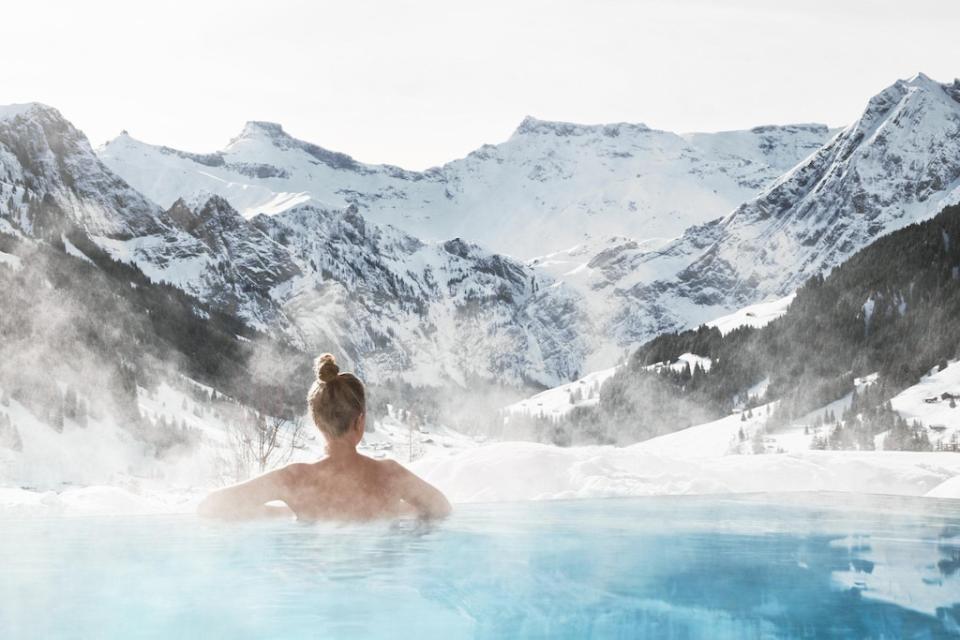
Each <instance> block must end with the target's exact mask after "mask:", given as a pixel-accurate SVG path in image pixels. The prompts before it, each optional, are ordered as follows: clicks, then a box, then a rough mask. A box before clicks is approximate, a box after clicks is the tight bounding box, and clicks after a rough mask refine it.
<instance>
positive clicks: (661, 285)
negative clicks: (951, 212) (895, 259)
mask: <svg viewBox="0 0 960 640" xmlns="http://www.w3.org/2000/svg"><path fill="white" fill-rule="evenodd" d="M958 200H960V81H954V82H953V83H952V84H948V85H944V84H940V83H937V82H935V81H933V80H931V79H930V78H928V77H926V76H924V75H923V74H919V75H917V76H915V77H914V78H912V79H909V80H900V81H897V82H896V83H894V84H893V85H892V86H890V87H888V88H887V89H885V90H883V91H882V92H880V93H879V94H878V95H876V96H874V97H873V98H872V99H870V101H869V103H868V105H867V108H866V109H865V111H864V113H863V115H862V116H861V117H860V118H859V119H858V120H857V121H856V122H854V123H853V124H852V125H850V126H849V127H847V128H846V129H844V130H843V131H842V132H841V133H839V134H838V135H837V136H836V137H835V138H833V139H832V140H830V141H829V142H828V143H827V144H825V145H824V146H823V147H822V148H821V149H820V150H818V151H817V152H816V153H815V154H813V155H811V156H810V157H809V158H807V159H806V160H804V161H803V162H801V163H800V164H798V165H797V166H796V167H794V168H792V169H791V170H789V171H787V172H786V173H785V174H784V175H783V176H782V177H781V178H779V179H778V180H777V181H775V182H774V183H773V184H772V185H770V186H769V187H768V188H767V189H765V190H764V191H763V192H762V193H761V194H759V195H758V196H757V197H755V198H752V199H750V200H748V201H747V202H745V203H744V204H742V205H741V206H739V207H737V208H736V209H734V210H733V211H732V212H730V213H729V214H728V215H726V216H724V217H722V218H718V219H716V220H713V221H711V222H708V223H705V224H700V225H695V226H692V227H690V228H689V229H687V230H686V231H685V232H684V233H683V235H682V236H680V237H679V238H676V239H674V240H672V241H669V242H663V243H651V242H637V241H635V240H633V239H630V238H607V239H603V240H594V241H590V242H586V243H583V244H581V245H579V246H578V247H575V248H574V249H572V250H567V251H562V252H557V253H553V254H550V255H546V256H543V257H540V258H538V259H536V260H534V261H532V264H536V265H538V266H541V267H542V268H546V269H547V270H548V271H549V272H550V273H552V274H553V275H554V277H556V278H558V279H559V280H561V281H562V282H564V283H565V284H568V285H569V286H571V287H572V288H574V289H576V290H578V291H580V292H582V293H583V295H585V296H586V297H588V298H593V299H594V300H595V302H594V304H595V305H596V307H597V308H600V309H603V313H604V314H605V315H604V316H602V317H600V318H598V320H597V321H598V322H599V324H600V326H601V327H603V328H604V329H603V330H604V331H605V333H606V334H608V335H615V336H617V339H618V341H619V343H620V344H636V343H637V342H642V341H644V340H646V339H649V338H651V337H653V336H654V335H656V334H658V333H661V332H664V331H669V330H675V329H679V328H684V327H689V326H694V325H697V324H699V323H701V322H705V321H708V320H710V319H711V318H714V317H717V316H720V315H723V314H725V313H729V312H732V311H734V310H736V309H738V308H740V307H742V306H744V305H748V304H753V303H757V302H760V301H764V300H768V301H769V300H774V299H779V298H782V297H783V296H785V295H787V294H789V293H790V292H792V291H793V290H795V289H796V288H797V286H799V285H800V284H802V283H803V282H804V281H805V280H806V279H807V278H809V277H810V276H812V275H814V274H816V273H822V272H825V271H828V270H829V269H830V268H832V267H834V266H836V265H837V264H839V263H840V262H842V261H843V260H844V259H845V258H847V257H849V256H850V255H852V254H853V253H854V252H856V251H857V250H858V249H861V248H863V247H864V246H866V245H867V244H869V243H870V242H871V241H872V240H874V239H876V238H877V237H878V236H880V235H883V234H885V233H888V232H890V231H893V230H895V229H898V228H901V227H904V226H906V225H908V224H910V223H912V222H916V221H920V220H924V219H927V218H930V217H932V216H933V215H935V214H936V213H937V212H939V211H940V210H941V209H942V208H943V207H944V206H946V205H948V204H952V203H955V202H957V201H958Z"/></svg>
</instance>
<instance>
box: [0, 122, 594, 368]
mask: <svg viewBox="0 0 960 640" xmlns="http://www.w3.org/2000/svg"><path fill="white" fill-rule="evenodd" d="M0 231H5V232H7V233H12V234H14V235H19V236H24V237H28V238H37V239H45V240H50V241H54V242H64V241H65V236H66V235H69V234H71V233H75V232H82V233H84V234H85V235H87V236H88V237H89V239H90V240H92V241H93V242H94V243H96V244H97V245H99V246H100V247H101V248H102V249H104V250H106V251H107V252H108V253H109V254H111V255H112V256H113V257H115V258H117V259H120V260H123V261H125V262H133V263H135V264H137V265H138V266H139V267H140V268H141V269H142V270H143V271H144V272H145V273H146V274H147V275H148V276H150V277H151V279H153V280H155V281H163V282H168V283H171V284H173V285H175V286H177V287H180V288H181V289H183V290H185V291H187V292H189V293H191V294H193V295H195V296H197V297H198V298H200V299H202V300H204V301H206V302H210V303H212V304H214V305H216V306H217V307H219V308H221V309H224V310H227V311H230V312H232V313H235V314H237V315H239V316H240V317H242V318H243V319H245V320H246V321H247V322H249V323H250V324H252V325H253V326H255V327H257V328H259V329H261V330H265V331H270V332H273V333H277V334H282V335H285V336H287V337H288V338H290V339H292V340H293V341H294V343H296V344H299V345H300V346H302V347H304V348H306V349H308V350H311V351H312V350H317V349H323V350H335V351H338V353H339V354H341V355H342V357H343V358H344V359H345V361H346V362H348V363H350V364H352V365H353V366H355V367H356V368H357V369H358V370H359V371H361V372H362V373H363V374H364V375H366V376H367V377H368V378H370V379H377V378H378V377H379V376H382V375H388V374H391V373H393V374H395V373H399V372H404V373H405V375H407V376H409V378H410V379H411V380H412V381H415V382H416V381H420V382H427V383H435V384H439V383H443V382H445V381H450V380H455V381H463V380H464V379H465V378H467V377H470V376H479V377H481V378H487V379H489V378H497V379H501V380H503V381H505V382H508V383H524V382H534V383H538V384H545V385H551V384H556V383H559V382H560V381H563V380H566V379H569V378H570V377H571V376H573V377H575V376H576V374H577V373H578V372H579V371H580V370H581V368H582V366H583V361H584V358H585V357H586V355H587V353H588V351H589V347H588V342H587V341H588V340H589V339H590V336H591V335H593V332H592V331H591V330H590V329H589V324H590V323H589V318H588V317H587V316H586V314H585V313H584V311H583V309H582V308H580V306H579V305H578V304H577V301H576V298H575V296H573V295H571V294H569V293H568V292H567V291H566V290H564V289H562V288H557V287H553V286H552V285H553V284H554V283H553V281H552V280H551V279H550V278H549V277H548V276H545V275H543V274H540V273H538V272H536V271H534V270H533V269H532V268H530V267H528V266H526V265H524V264H522V263H520V262H517V261H515V260H512V259H510V258H506V257H503V256H500V255H497V254H493V253H490V252H488V251H485V250H482V249H480V248H479V247H477V246H475V245H472V244H469V243H467V242H463V241H461V240H451V241H447V242H444V243H425V242H422V241H420V240H418V239H417V238H414V237H412V236H410V235H408V234H405V233H403V232H401V231H399V230H397V229H394V228H392V227H388V226H381V225H376V224H373V223H369V222H367V221H365V220H364V219H363V217H362V216H360V215H359V213H358V212H357V209H356V207H351V208H348V209H347V210H346V211H343V210H328V209H322V208H318V207H317V206H315V205H313V204H300V205H298V206H294V207H292V208H290V209H288V210H286V211H285V212H284V213H283V214H281V215H278V216H274V217H267V216H258V217H256V218H255V219H254V220H247V219H245V218H244V217H243V216H241V215H240V214H239V213H238V212H237V210H236V209H234V208H233V207H232V206H231V204H230V203H229V202H227V201H226V200H225V199H223V198H222V197H220V196H217V195H211V194H206V193H200V192H197V193H194V194H190V196H189V197H187V198H177V199H176V200H175V201H174V202H172V203H171V204H170V206H169V209H167V210H163V209H161V208H160V207H159V206H157V205H155V204H154V203H152V202H150V201H149V200H147V199H146V198H144V197H143V196H142V195H141V194H140V193H139V192H138V191H136V190H135V189H133V188H131V187H130V186H129V185H128V184H127V183H126V182H124V181H123V180H122V179H121V178H119V177H117V176H116V175H115V174H113V173H112V172H111V171H110V170H109V169H108V168H107V167H106V166H105V165H104V164H103V163H102V162H101V161H100V160H99V159H98V158H97V156H96V155H95V154H94V153H93V151H92V149H91V148H90V145H89V143H88V142H87V140H86V138H85V137H84V136H83V134H82V133H80V132H79V131H78V130H77V129H75V128H74V127H73V126H72V125H70V123H69V122H67V121H66V120H65V119H64V118H63V117H62V116H61V115H60V114H59V113H58V112H57V111H56V110H55V109H52V108H49V107H46V106H43V105H38V104H31V105H18V106H16V107H5V108H4V109H3V111H0ZM70 250H72V251H77V248H76V247H75V246H73V245H72V244H70Z"/></svg>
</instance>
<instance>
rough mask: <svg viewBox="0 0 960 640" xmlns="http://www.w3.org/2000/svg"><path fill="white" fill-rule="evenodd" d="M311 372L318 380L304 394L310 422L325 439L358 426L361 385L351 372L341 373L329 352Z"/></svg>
mask: <svg viewBox="0 0 960 640" xmlns="http://www.w3.org/2000/svg"><path fill="white" fill-rule="evenodd" d="M314 369H315V370H316V372H317V379H316V381H315V382H314V383H313V386H311V387H310V393H309V394H308V395H307V404H308V405H309V406H310V415H311V416H313V423H314V424H315V425H317V428H318V429H320V431H322V432H323V434H324V435H325V436H327V438H328V439H330V438H340V437H342V436H344V435H346V434H347V433H349V432H350V431H351V429H354V428H355V427H357V426H358V424H360V423H359V422H358V421H359V420H360V418H361V417H362V416H363V414H364V411H365V410H366V393H365V392H364V389H363V383H362V382H360V379H359V378H357V377H356V376H355V375H353V374H352V373H340V367H338V366H337V361H336V360H335V359H334V357H333V356H332V355H330V354H329V353H325V354H323V355H322V356H320V357H319V358H317V359H316V361H315V362H314Z"/></svg>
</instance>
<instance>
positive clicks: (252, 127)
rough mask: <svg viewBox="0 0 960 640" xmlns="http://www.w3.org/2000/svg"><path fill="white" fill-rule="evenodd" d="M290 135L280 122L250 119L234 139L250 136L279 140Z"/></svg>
mask: <svg viewBox="0 0 960 640" xmlns="http://www.w3.org/2000/svg"><path fill="white" fill-rule="evenodd" d="M289 137H290V136H289V135H288V134H287V132H286V131H284V130H283V126H282V125H281V124H280V123H279V122H267V121H265V120H248V121H247V123H246V124H245V125H243V131H241V132H240V135H238V136H237V137H236V138H234V141H236V140H242V139H245V138H247V139H249V138H267V139H269V140H277V139H284V138H289Z"/></svg>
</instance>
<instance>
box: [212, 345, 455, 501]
mask: <svg viewBox="0 0 960 640" xmlns="http://www.w3.org/2000/svg"><path fill="white" fill-rule="evenodd" d="M316 371H317V380H316V382H314V383H313V386H312V387H311V388H310V393H309V395H308V396H307V403H308V405H309V406H310V414H311V416H312V417H313V422H314V424H316V425H317V428H318V429H320V433H322V434H323V436H324V438H326V440H327V457H326V458H324V459H323V460H320V461H319V462H315V463H313V464H291V465H287V466H286V467H284V468H283V469H278V470H276V471H271V472H270V473H266V474H264V475H262V476H260V477H259V478H254V479H253V480H249V481H247V482H244V483H241V484H238V485H234V486H232V487H227V488H226V489H222V490H220V491H216V492H214V493H212V494H210V495H209V496H208V497H207V498H206V499H205V500H204V501H203V502H201V503H200V506H199V509H198V511H199V513H200V514H201V515H206V516H213V517H218V518H229V519H235V518H257V517H265V516H272V515H289V514H290V512H291V511H292V512H293V513H295V514H296V516H297V518H299V519H301V520H374V519H378V518H393V517H396V516H400V515H405V514H410V513H413V514H416V515H418V516H419V517H422V518H443V517H445V516H446V515H448V514H449V513H450V503H449V502H447V499H446V498H445V497H444V495H443V494H442V493H440V491H438V490H437V489H436V488H434V487H433V486H432V485H430V484H428V483H426V482H424V481H423V480H421V479H420V478H418V477H417V476H416V475H414V474H413V473H411V472H410V471H407V470H406V469H404V468H403V467H402V466H401V465H400V464H398V463H397V462H395V461H393V460H373V459H371V458H368V457H366V456H364V455H361V454H359V453H357V445H358V444H359V443H360V440H361V439H362V438H363V428H364V423H365V420H366V412H365V402H366V399H365V397H366V394H365V392H364V388H363V383H362V382H360V380H359V379H358V378H357V377H356V376H354V375H353V374H352V373H340V368H339V367H337V364H336V361H335V360H334V357H333V356H332V355H330V354H329V353H327V354H324V355H322V356H320V357H319V358H317V361H316ZM275 500H282V501H283V502H285V503H286V504H287V506H288V507H289V509H287V508H284V507H274V506H270V505H268V504H267V503H268V502H272V501H275Z"/></svg>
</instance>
